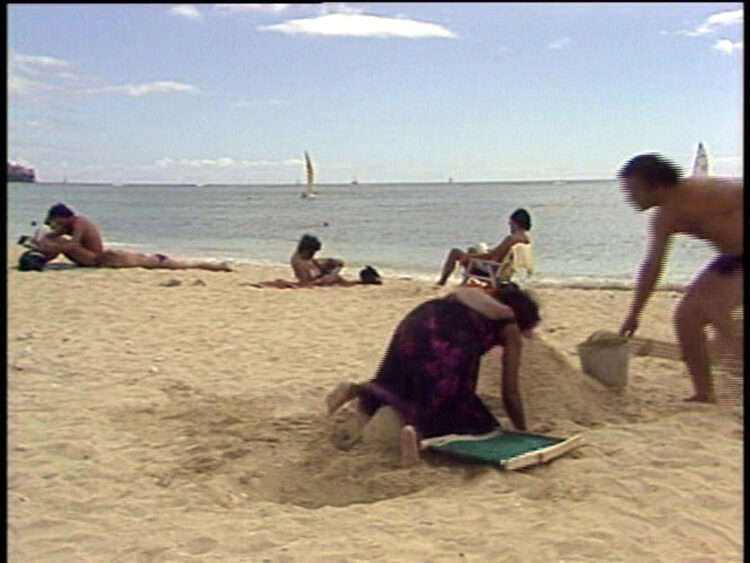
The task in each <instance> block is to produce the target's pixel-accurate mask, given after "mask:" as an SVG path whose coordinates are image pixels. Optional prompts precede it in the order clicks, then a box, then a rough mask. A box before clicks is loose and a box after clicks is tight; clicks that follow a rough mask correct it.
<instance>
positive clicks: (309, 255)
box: [291, 235, 356, 287]
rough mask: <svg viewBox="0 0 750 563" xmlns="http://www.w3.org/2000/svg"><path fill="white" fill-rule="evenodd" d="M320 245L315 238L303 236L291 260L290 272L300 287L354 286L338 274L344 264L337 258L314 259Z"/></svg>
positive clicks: (354, 283)
mask: <svg viewBox="0 0 750 563" xmlns="http://www.w3.org/2000/svg"><path fill="white" fill-rule="evenodd" d="M321 247H322V245H321V243H320V240H318V238H317V237H314V236H312V235H303V236H302V238H301V239H300V241H299V243H298V244H297V250H295V251H294V254H292V258H291V264H292V270H293V271H294V275H295V276H296V277H297V280H298V281H299V285H300V287H304V286H309V285H349V284H352V285H356V282H347V281H346V280H344V279H343V278H342V277H341V276H340V275H339V272H340V271H341V269H342V268H343V267H344V262H343V261H342V260H339V259H338V258H315V254H316V253H317V252H318V251H319V250H320V249H321Z"/></svg>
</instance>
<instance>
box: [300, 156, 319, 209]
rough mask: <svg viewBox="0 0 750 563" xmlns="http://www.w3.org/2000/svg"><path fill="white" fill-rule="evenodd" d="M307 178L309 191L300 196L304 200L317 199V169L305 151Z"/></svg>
mask: <svg viewBox="0 0 750 563" xmlns="http://www.w3.org/2000/svg"><path fill="white" fill-rule="evenodd" d="M305 176H306V177H307V190H305V191H304V192H302V193H301V194H300V197H301V198H303V199H315V197H316V194H315V167H314V166H313V161H312V158H310V155H309V154H308V152H307V151H305Z"/></svg>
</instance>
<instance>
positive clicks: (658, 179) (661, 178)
mask: <svg viewBox="0 0 750 563" xmlns="http://www.w3.org/2000/svg"><path fill="white" fill-rule="evenodd" d="M617 175H618V176H619V177H620V178H632V177H634V176H635V177H638V178H640V179H641V180H643V181H644V182H645V183H646V185H647V186H648V187H650V188H653V187H656V186H674V185H675V184H677V182H679V180H680V177H681V176H682V172H681V171H680V169H679V168H677V166H675V165H674V164H672V163H671V162H670V161H668V160H667V159H666V158H664V157H663V156H661V155H659V154H656V153H650V154H640V155H638V156H634V157H633V158H631V159H630V160H629V161H628V162H627V163H625V165H624V166H623V167H622V168H620V172H618V174H617Z"/></svg>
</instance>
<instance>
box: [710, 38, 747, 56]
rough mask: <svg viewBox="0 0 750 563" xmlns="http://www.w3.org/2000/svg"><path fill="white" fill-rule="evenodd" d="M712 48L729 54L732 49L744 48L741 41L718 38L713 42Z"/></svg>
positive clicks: (739, 49) (740, 49)
mask: <svg viewBox="0 0 750 563" xmlns="http://www.w3.org/2000/svg"><path fill="white" fill-rule="evenodd" d="M714 49H715V50H717V51H722V52H724V53H727V54H728V55H731V54H732V53H733V52H734V51H742V50H743V49H744V44H743V42H742V41H731V40H729V39H719V40H718V41H717V42H716V43H714Z"/></svg>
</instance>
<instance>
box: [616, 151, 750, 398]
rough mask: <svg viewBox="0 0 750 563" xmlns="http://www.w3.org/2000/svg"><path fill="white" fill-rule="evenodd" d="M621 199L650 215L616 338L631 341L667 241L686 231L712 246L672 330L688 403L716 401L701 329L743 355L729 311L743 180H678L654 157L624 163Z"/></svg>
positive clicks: (739, 277)
mask: <svg viewBox="0 0 750 563" xmlns="http://www.w3.org/2000/svg"><path fill="white" fill-rule="evenodd" d="M618 176H619V178H620V181H621V187H622V189H623V191H624V192H625V195H626V198H627V199H628V200H629V201H630V203H631V204H632V205H633V206H634V207H635V208H636V209H637V210H639V211H645V210H647V209H651V208H654V207H655V208H656V210H655V212H654V213H653V214H652V215H651V225H650V229H649V232H650V240H649V245H648V252H647V253H646V256H645V257H644V259H643V262H642V264H641V267H640V271H639V273H638V277H637V279H636V284H635V294H634V296H633V300H632V303H631V306H630V312H629V313H628V316H627V317H626V318H625V321H624V322H623V324H622V327H621V328H620V332H619V333H620V335H625V336H632V335H633V333H635V331H636V330H638V326H639V319H640V315H641V312H642V311H643V308H644V307H645V305H646V302H647V301H648V298H649V297H650V296H651V294H652V293H653V291H654V288H655V286H656V284H657V282H658V281H659V278H660V277H661V274H662V271H663V269H664V262H665V260H666V256H667V253H668V250H669V248H670V245H671V242H672V238H673V236H674V235H676V234H679V233H685V234H688V235H691V236H693V237H696V238H698V239H702V240H705V241H708V242H709V243H711V244H712V245H713V246H714V247H715V248H716V249H717V250H718V251H719V255H718V256H717V257H716V258H715V259H713V260H712V261H711V262H709V263H707V264H706V265H705V266H704V268H703V269H702V270H701V272H700V273H699V274H698V276H697V277H696V278H695V279H694V280H693V281H692V282H691V284H690V286H689V288H688V290H687V292H686V293H685V295H684V297H683V298H682V300H681V301H680V303H679V304H678V306H677V309H676V311H675V319H674V324H675V327H676V329H677V338H678V342H679V345H680V349H681V352H682V357H683V359H684V361H685V364H686V365H687V369H688V372H689V373H690V376H691V378H692V381H693V387H694V389H695V394H694V395H693V396H692V397H690V398H689V399H687V400H688V401H699V402H707V403H713V402H716V398H715V396H714V388H713V379H712V376H711V366H710V361H709V352H708V346H707V341H706V334H705V327H706V326H707V325H709V324H713V326H714V328H715V329H716V332H717V334H718V335H719V338H720V340H722V341H724V342H725V343H726V344H725V345H726V346H727V351H728V353H731V354H742V349H741V344H739V343H738V342H736V340H737V337H738V335H737V334H735V332H734V331H733V323H732V321H731V313H732V311H733V310H734V309H735V308H736V307H737V306H739V305H742V281H743V274H742V270H743V268H742V255H743V223H742V220H743V215H742V192H743V184H742V182H735V181H731V180H729V179H727V178H708V177H691V178H681V172H680V170H679V169H678V168H677V167H676V166H675V165H674V164H672V163H671V162H669V161H668V160H666V159H665V158H663V157H662V156H660V155H658V154H643V155H639V156H636V157H634V158H632V159H630V160H629V161H628V162H627V163H626V164H625V165H624V166H623V167H622V168H621V170H620V171H619V174H618Z"/></svg>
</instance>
